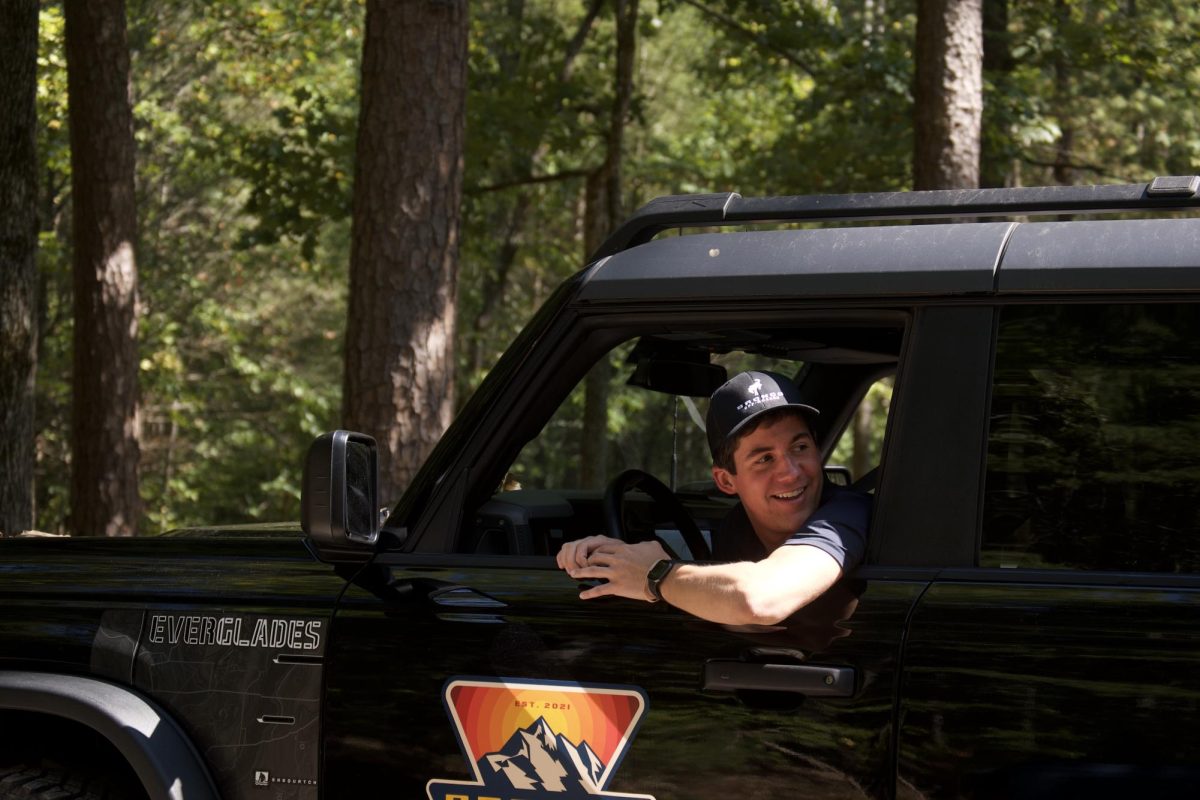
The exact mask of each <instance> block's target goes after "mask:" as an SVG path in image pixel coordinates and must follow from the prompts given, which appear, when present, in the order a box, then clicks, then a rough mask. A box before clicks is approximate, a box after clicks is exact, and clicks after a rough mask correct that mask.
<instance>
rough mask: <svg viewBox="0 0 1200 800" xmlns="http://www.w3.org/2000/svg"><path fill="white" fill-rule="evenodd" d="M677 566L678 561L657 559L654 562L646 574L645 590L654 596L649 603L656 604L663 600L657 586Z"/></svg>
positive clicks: (660, 590)
mask: <svg viewBox="0 0 1200 800" xmlns="http://www.w3.org/2000/svg"><path fill="white" fill-rule="evenodd" d="M677 564H679V562H678V561H672V560H670V559H667V558H663V559H659V560H658V561H656V562H654V566H652V567H651V568H650V571H649V572H647V573H646V588H647V589H649V590H650V594H651V595H653V596H654V599H653V600H651V601H650V602H651V603H657V602H658V601H659V600H662V599H663V596H662V589H661V588H659V586H660V584H661V583H662V582H663V581H664V580H666V578H667V576H668V575H670V574H671V570H673V569H675V567H676V565H677Z"/></svg>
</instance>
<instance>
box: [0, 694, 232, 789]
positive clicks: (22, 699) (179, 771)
mask: <svg viewBox="0 0 1200 800" xmlns="http://www.w3.org/2000/svg"><path fill="white" fill-rule="evenodd" d="M0 709H9V710H13V711H31V712H38V713H42V714H50V715H53V716H57V717H64V718H66V719H70V720H73V721H75V722H77V723H79V724H82V725H86V726H87V727H89V728H91V729H92V730H94V731H96V732H97V733H98V734H100V735H101V736H103V737H104V738H105V739H107V740H108V741H109V742H111V743H112V744H113V746H114V747H116V748H117V750H118V751H120V753H121V755H122V756H124V757H125V759H126V761H128V762H129V765H130V766H131V767H133V770H134V772H135V773H136V774H137V776H138V779H139V780H140V781H141V782H142V786H143V787H144V788H145V790H146V793H147V794H148V795H149V796H150V797H153V798H160V797H163V798H170V800H217V798H218V794H217V790H216V788H215V786H214V785H213V782H212V778H211V777H210V776H209V774H208V770H207V769H206V768H205V766H204V762H203V760H201V758H200V755H199V753H197V752H196V749H195V748H194V747H193V746H192V743H191V742H190V741H189V740H188V738H187V736H186V735H185V734H184V733H183V731H182V730H181V729H180V727H179V726H178V725H177V724H176V723H175V721H174V720H173V719H171V718H170V717H169V716H168V715H167V714H166V712H164V711H163V710H162V709H160V708H159V707H158V706H157V705H155V704H154V703H153V702H151V701H150V700H148V699H147V698H145V697H143V696H142V695H140V694H138V693H137V692H135V691H133V690H131V689H128V688H126V687H123V686H118V685H117V684H115V683H109V682H107V681H102V680H96V679H95V678H84V677H80V676H76V675H55V674H52V673H43V672H22V671H10V670H0Z"/></svg>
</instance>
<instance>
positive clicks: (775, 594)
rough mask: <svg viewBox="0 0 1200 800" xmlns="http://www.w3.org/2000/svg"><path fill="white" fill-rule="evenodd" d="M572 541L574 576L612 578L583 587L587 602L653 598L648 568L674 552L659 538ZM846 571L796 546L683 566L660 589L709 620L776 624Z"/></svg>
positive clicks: (569, 558) (562, 558) (568, 551)
mask: <svg viewBox="0 0 1200 800" xmlns="http://www.w3.org/2000/svg"><path fill="white" fill-rule="evenodd" d="M569 544H570V545H571V546H570V547H564V548H563V551H562V552H561V553H560V554H559V557H558V563H559V566H561V567H563V568H564V569H566V570H567V573H568V574H569V575H570V576H571V577H572V578H599V579H604V580H606V581H607V583H602V584H600V585H599V586H594V587H592V588H591V589H588V590H587V591H584V592H582V593H581V594H580V595H579V596H580V598H582V599H584V600H591V599H593V598H596V597H608V596H616V597H628V598H631V599H634V600H649V599H651V598H650V596H649V594H648V592H647V589H646V573H647V572H649V571H650V567H652V566H654V564H655V562H657V561H658V560H659V559H663V558H667V557H668V556H667V554H666V552H665V551H664V550H663V549H662V547H661V546H660V545H659V544H658V543H657V542H643V543H641V544H635V545H630V544H626V543H624V542H621V541H618V540H616V539H608V538H606V537H600V536H596V537H590V538H589V539H583V540H580V541H578V542H571V543H569ZM841 576H842V568H841V567H840V566H839V565H838V562H837V561H836V560H834V558H833V557H832V556H830V555H829V554H828V553H826V552H824V551H823V550H819V549H817V548H816V547H810V546H808V545H803V544H795V545H788V546H784V547H780V548H778V549H777V550H776V551H775V552H774V553H772V554H771V555H769V556H768V557H767V558H765V559H763V560H762V561H757V562H752V561H742V562H738V563H735V564H679V565H678V566H676V567H675V569H674V570H672V572H671V574H670V575H668V576H667V578H666V580H664V581H663V582H662V583H661V584H660V585H659V589H660V591H661V592H662V595H663V599H665V600H666V601H667V602H669V603H670V604H671V605H673V606H675V607H677V608H681V609H683V610H684V611H687V612H688V613H689V614H694V615H696V616H697V617H700V618H702V619H707V620H709V621H711V622H719V623H722V624H726V625H774V624H776V623H778V622H781V621H782V620H784V619H786V618H788V617H789V616H791V615H792V614H794V613H796V612H797V611H799V610H800V609H801V608H803V607H804V606H806V605H808V604H809V603H810V602H812V601H813V600H815V599H816V598H817V597H819V596H821V595H822V594H823V593H824V592H825V591H826V590H828V589H829V587H830V586H832V585H833V584H834V583H836V582H837V580H838V578H840V577H841Z"/></svg>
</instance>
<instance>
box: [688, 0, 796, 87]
mask: <svg viewBox="0 0 1200 800" xmlns="http://www.w3.org/2000/svg"><path fill="white" fill-rule="evenodd" d="M683 2H684V3H687V4H688V5H689V6H691V7H692V8H694V9H696V10H697V11H699V12H700V13H701V14H705V15H707V16H709V17H712V18H713V19H715V20H716V21H717V22H720V23H721V24H722V25H724V26H725V27H727V28H729V29H731V30H732V31H733V32H734V33H737V34H740V35H741V36H743V37H745V38H746V39H749V40H750V41H751V42H753V43H754V44H757V45H759V46H761V47H764V48H766V49H767V50H769V51H770V52H772V53H774V54H775V55H777V56H779V57H780V58H782V59H783V60H785V61H787V62H788V63H789V64H791V65H792V66H795V67H799V68H800V69H801V70H802V71H803V72H806V73H807V74H808V76H809V77H810V78H816V77H817V73H816V70H814V69H813V68H812V67H810V66H809V65H808V64H806V63H805V62H804V61H801V60H800V57H799V56H797V55H796V54H795V53H793V52H791V51H790V50H785V49H784V48H782V47H780V46H779V45H775V44H771V42H769V41H768V40H767V37H766V36H763V35H761V34H758V33H755V32H754V31H752V30H750V29H749V28H747V27H746V26H745V25H743V24H742V23H740V22H738V21H737V20H736V19H734V18H733V17H731V16H729V15H728V14H724V13H722V12H720V11H717V10H716V9H712V8H708V7H707V6H704V5H701V4H700V3H699V2H697V0H683Z"/></svg>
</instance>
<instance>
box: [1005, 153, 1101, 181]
mask: <svg viewBox="0 0 1200 800" xmlns="http://www.w3.org/2000/svg"><path fill="white" fill-rule="evenodd" d="M1021 160H1022V161H1024V162H1025V163H1026V164H1029V165H1030V166H1031V167H1048V168H1051V169H1053V168H1054V167H1060V168H1063V167H1065V168H1066V169H1077V170H1083V171H1085V172H1092V173H1095V174H1096V175H1100V176H1101V177H1105V178H1120V177H1121V176H1120V175H1117V174H1116V173H1115V172H1111V171H1109V169H1108V167H1105V166H1103V165H1100V164H1079V163H1075V162H1072V161H1066V162H1064V161H1043V160H1041V159H1037V158H1030V157H1029V156H1021Z"/></svg>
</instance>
